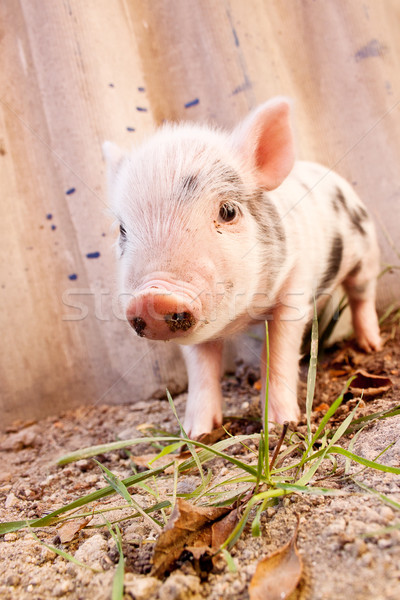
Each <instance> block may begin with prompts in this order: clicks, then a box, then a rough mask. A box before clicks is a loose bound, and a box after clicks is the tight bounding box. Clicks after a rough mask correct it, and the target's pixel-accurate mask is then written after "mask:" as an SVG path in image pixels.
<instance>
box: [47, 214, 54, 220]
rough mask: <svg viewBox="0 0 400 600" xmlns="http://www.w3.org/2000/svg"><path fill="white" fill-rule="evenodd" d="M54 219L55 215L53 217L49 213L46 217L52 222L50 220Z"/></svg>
mask: <svg viewBox="0 0 400 600" xmlns="http://www.w3.org/2000/svg"><path fill="white" fill-rule="evenodd" d="M52 218H53V215H52V214H51V213H48V214H47V215H46V219H49V221H50V219H52Z"/></svg>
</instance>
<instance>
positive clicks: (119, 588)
mask: <svg viewBox="0 0 400 600" xmlns="http://www.w3.org/2000/svg"><path fill="white" fill-rule="evenodd" d="M103 518H104V520H105V522H106V525H107V528H108V531H109V532H110V534H111V536H112V537H113V539H114V542H115V544H116V546H117V550H118V553H119V560H118V564H117V568H116V569H115V573H114V577H113V584H112V592H111V600H123V597H124V574H125V557H124V553H123V551H122V537H121V531H120V528H119V527H118V525H115V531H114V528H113V527H112V525H111V523H110V522H109V521H107V519H106V518H105V517H103Z"/></svg>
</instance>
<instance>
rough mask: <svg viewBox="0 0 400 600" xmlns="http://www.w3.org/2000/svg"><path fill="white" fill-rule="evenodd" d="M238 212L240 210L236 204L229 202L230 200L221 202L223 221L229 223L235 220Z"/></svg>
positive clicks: (220, 213) (220, 216) (220, 215)
mask: <svg viewBox="0 0 400 600" xmlns="http://www.w3.org/2000/svg"><path fill="white" fill-rule="evenodd" d="M237 212H238V211H237V208H236V207H235V206H233V205H232V204H229V202H224V204H221V206H220V209H219V218H220V220H221V221H224V223H229V222H230V221H233V220H234V218H235V217H236V215H237Z"/></svg>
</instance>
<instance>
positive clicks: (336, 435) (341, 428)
mask: <svg viewBox="0 0 400 600" xmlns="http://www.w3.org/2000/svg"><path fill="white" fill-rule="evenodd" d="M357 408H358V403H357V405H356V406H355V407H354V408H353V410H352V411H351V413H350V414H349V415H348V416H347V417H346V418H345V420H344V421H343V423H341V424H340V426H339V427H338V428H337V430H336V431H335V433H334V434H333V436H332V439H331V441H330V442H329V444H328V446H327V447H326V448H324V450H323V452H322V454H321V456H320V457H319V458H318V460H316V461H315V463H314V464H313V465H311V467H310V468H309V469H308V470H307V471H306V472H305V473H304V475H303V476H302V477H300V479H299V480H298V481H297V484H298V485H306V484H307V483H308V482H309V481H310V479H311V478H312V477H313V475H314V474H315V472H316V470H317V469H318V468H319V466H320V464H321V462H322V461H323V460H324V458H325V456H326V455H327V454H328V452H329V449H330V448H331V447H333V445H334V444H335V443H336V442H337V441H338V440H339V439H340V438H341V437H342V436H343V434H344V433H345V431H346V429H347V428H348V426H349V424H350V423H351V421H352V419H353V417H354V413H355V412H356V410H357Z"/></svg>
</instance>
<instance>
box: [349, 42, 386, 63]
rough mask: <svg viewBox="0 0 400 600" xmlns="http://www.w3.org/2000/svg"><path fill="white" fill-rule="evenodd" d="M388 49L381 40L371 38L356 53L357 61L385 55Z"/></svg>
mask: <svg viewBox="0 0 400 600" xmlns="http://www.w3.org/2000/svg"><path fill="white" fill-rule="evenodd" d="M385 51H386V46H383V45H382V44H381V43H380V42H379V40H370V41H369V42H368V44H365V46H363V47H362V48H360V49H359V50H358V51H357V52H356V53H355V58H356V61H357V62H358V61H359V60H364V59H365V58H371V57H373V56H383V54H384V53H385Z"/></svg>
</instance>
